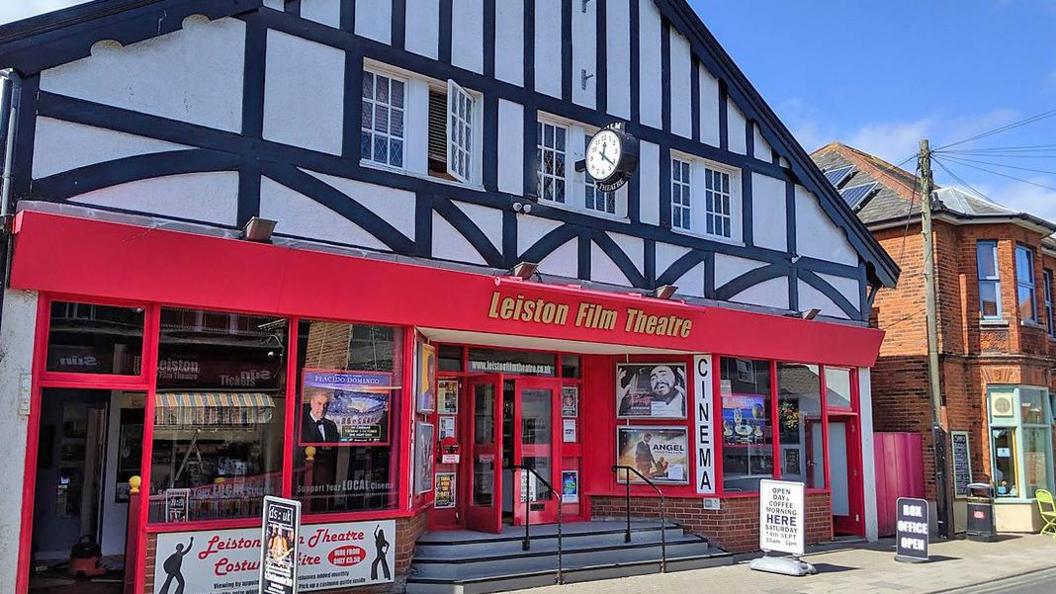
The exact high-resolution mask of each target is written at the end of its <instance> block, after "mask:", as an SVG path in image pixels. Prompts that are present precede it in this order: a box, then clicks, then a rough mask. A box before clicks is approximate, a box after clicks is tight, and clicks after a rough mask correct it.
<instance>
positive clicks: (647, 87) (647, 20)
mask: <svg viewBox="0 0 1056 594" xmlns="http://www.w3.org/2000/svg"><path fill="white" fill-rule="evenodd" d="M662 33H663V24H662V21H661V19H660V10H659V9H658V8H657V7H656V3H654V2H653V1H652V0H646V1H645V2H639V3H638V40H639V41H638V98H639V100H638V108H639V115H640V119H641V121H642V123H643V124H645V125H647V126H652V127H654V128H660V127H661V126H662V125H663V92H662V80H663V79H662V77H661V64H660V62H661V54H662V52H661V50H660V43H661V42H660V35H661V34H662Z"/></svg>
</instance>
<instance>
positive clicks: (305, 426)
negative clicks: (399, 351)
mask: <svg viewBox="0 0 1056 594" xmlns="http://www.w3.org/2000/svg"><path fill="white" fill-rule="evenodd" d="M392 390H393V386H392V374H391V373H383V372H373V371H334V370H325V369H305V370H304V375H303V379H302V382H301V406H302V409H303V410H302V412H301V443H302V444H329V445H341V444H369V445H383V444H386V443H388V441H389V407H390V402H391V399H392Z"/></svg>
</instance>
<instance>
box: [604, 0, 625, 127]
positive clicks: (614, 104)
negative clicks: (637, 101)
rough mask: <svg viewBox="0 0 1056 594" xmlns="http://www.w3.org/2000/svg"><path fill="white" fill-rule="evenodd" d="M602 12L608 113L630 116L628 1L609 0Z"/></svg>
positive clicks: (623, 116)
mask: <svg viewBox="0 0 1056 594" xmlns="http://www.w3.org/2000/svg"><path fill="white" fill-rule="evenodd" d="M603 8H604V10H605V11H606V12H605V26H606V27H607V30H606V31H605V35H606V37H605V53H606V54H607V56H606V60H605V76H606V81H607V82H606V85H605V86H606V89H605V93H606V95H607V106H608V111H609V113H610V114H612V115H614V116H619V117H622V118H624V119H629V118H630V117H631V5H630V0H609V1H608V2H605V3H603Z"/></svg>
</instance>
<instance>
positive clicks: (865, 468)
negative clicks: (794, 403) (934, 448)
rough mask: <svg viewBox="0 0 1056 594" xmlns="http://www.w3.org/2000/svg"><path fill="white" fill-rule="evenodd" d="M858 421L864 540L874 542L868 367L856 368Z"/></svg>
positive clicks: (874, 512) (871, 401)
mask: <svg viewBox="0 0 1056 594" xmlns="http://www.w3.org/2000/svg"><path fill="white" fill-rule="evenodd" d="M858 410H859V413H858V416H859V418H858V421H859V423H861V428H860V431H861V435H862V477H863V480H862V483H863V484H864V486H865V510H864V511H865V538H866V540H868V541H869V542H875V541H876V539H877V538H878V534H879V528H878V526H877V521H878V520H877V510H876V459H875V458H874V457H873V456H874V453H873V452H874V443H873V386H872V373H871V370H870V369H869V368H868V367H859V368H858Z"/></svg>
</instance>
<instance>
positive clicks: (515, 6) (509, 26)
mask: <svg viewBox="0 0 1056 594" xmlns="http://www.w3.org/2000/svg"><path fill="white" fill-rule="evenodd" d="M495 78H497V79H499V80H502V81H506V82H508V83H511V84H515V85H519V86H523V85H524V0H502V1H501V2H496V3H495Z"/></svg>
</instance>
